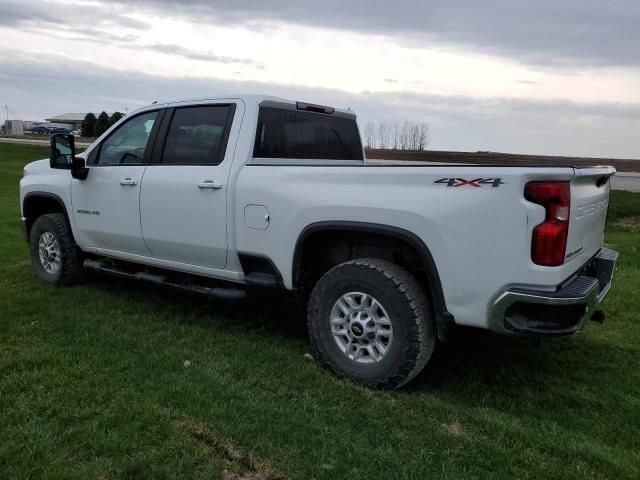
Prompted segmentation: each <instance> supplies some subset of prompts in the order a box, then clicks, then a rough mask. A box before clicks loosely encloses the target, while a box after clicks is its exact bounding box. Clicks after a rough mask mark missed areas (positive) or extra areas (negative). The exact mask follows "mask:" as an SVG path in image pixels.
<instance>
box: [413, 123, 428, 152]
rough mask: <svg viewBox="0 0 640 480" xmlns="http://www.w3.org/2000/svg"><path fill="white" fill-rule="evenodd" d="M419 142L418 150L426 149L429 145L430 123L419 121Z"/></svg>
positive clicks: (417, 133) (417, 134)
mask: <svg viewBox="0 0 640 480" xmlns="http://www.w3.org/2000/svg"><path fill="white" fill-rule="evenodd" d="M416 136H417V142H416V150H424V149H425V148H427V145H429V140H430V138H429V125H427V124H426V123H419V124H418V130H417V132H416Z"/></svg>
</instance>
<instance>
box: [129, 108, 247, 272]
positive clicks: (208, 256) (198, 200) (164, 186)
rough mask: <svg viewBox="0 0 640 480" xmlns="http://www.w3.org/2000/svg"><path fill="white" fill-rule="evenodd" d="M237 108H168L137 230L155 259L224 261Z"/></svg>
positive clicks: (196, 262) (214, 264)
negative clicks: (139, 228) (229, 182)
mask: <svg viewBox="0 0 640 480" xmlns="http://www.w3.org/2000/svg"><path fill="white" fill-rule="evenodd" d="M242 111H243V108H242V104H241V103H239V102H223V103H208V104H199V105H189V106H184V107H182V106H180V107H176V108H170V109H168V110H167V112H166V114H165V117H164V121H163V124H162V127H161V132H160V133H159V136H158V142H156V147H155V149H154V152H153V159H152V163H151V164H150V165H149V166H148V167H147V170H146V172H145V176H144V180H143V183H142V190H141V196H140V214H141V225H142V235H143V238H144V241H145V243H146V245H147V246H148V248H149V250H150V251H151V254H152V255H153V256H154V257H155V258H158V259H161V260H166V261H170V262H178V263H180V264H186V265H195V266H200V267H209V268H224V267H225V266H226V263H227V201H228V199H227V197H228V195H229V190H228V180H229V172H230V168H231V163H232V160H233V152H234V149H235V148H234V147H235V143H236V139H237V131H238V129H239V119H240V118H242V115H241V113H242ZM234 118H235V119H236V120H234ZM232 127H233V129H232ZM232 132H233V133H232Z"/></svg>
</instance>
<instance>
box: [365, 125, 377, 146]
mask: <svg viewBox="0 0 640 480" xmlns="http://www.w3.org/2000/svg"><path fill="white" fill-rule="evenodd" d="M375 142H376V124H375V123H373V122H367V124H366V125H365V126H364V143H365V146H366V147H367V148H375V146H376V145H375Z"/></svg>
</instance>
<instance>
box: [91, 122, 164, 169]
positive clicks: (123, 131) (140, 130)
mask: <svg viewBox="0 0 640 480" xmlns="http://www.w3.org/2000/svg"><path fill="white" fill-rule="evenodd" d="M157 116H158V112H148V113H143V114H142V115H138V116H137V117H134V118H132V119H131V120H129V121H128V122H127V123H124V124H123V125H122V126H121V127H119V128H118V129H117V130H116V131H115V132H113V133H112V134H111V135H110V136H109V138H107V139H106V140H105V141H104V142H103V143H102V146H101V147H100V153H99V154H98V159H97V162H96V163H97V164H98V165H123V164H140V163H144V161H145V160H144V158H145V153H146V151H147V147H148V143H149V137H150V135H151V130H152V129H153V125H154V123H155V121H156V117H157Z"/></svg>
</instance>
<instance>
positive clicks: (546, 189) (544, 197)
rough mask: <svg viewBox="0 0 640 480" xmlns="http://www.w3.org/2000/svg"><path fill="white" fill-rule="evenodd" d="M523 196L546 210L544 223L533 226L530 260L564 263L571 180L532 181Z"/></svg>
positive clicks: (543, 263)
mask: <svg viewBox="0 0 640 480" xmlns="http://www.w3.org/2000/svg"><path fill="white" fill-rule="evenodd" d="M524 196H525V198H526V199H527V200H529V201H530V202H533V203H537V204H538V205H542V206H543V207H544V209H545V211H546V217H545V219H544V222H542V223H541V224H540V225H538V226H536V227H535V228H534V229H533V237H532V239H531V260H533V263H535V264H537V265H544V266H547V267H556V266H558V265H562V264H563V263H564V256H565V252H566V250H567V235H568V233H569V207H570V198H571V190H570V187H569V182H529V183H527V185H526V187H525V189H524Z"/></svg>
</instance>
